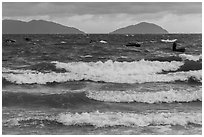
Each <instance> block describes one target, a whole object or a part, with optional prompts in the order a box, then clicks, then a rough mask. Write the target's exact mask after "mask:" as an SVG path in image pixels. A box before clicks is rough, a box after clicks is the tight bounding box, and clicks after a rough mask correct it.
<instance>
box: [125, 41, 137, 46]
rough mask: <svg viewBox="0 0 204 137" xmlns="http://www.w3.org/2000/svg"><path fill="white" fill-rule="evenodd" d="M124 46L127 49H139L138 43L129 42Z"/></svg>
mask: <svg viewBox="0 0 204 137" xmlns="http://www.w3.org/2000/svg"><path fill="white" fill-rule="evenodd" d="M125 46H127V47H140V46H141V45H140V44H139V43H132V42H129V43H128V44H126V45H125Z"/></svg>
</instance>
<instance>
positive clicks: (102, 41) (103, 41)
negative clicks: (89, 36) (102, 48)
mask: <svg viewBox="0 0 204 137" xmlns="http://www.w3.org/2000/svg"><path fill="white" fill-rule="evenodd" d="M99 42H100V43H104V44H106V43H108V42H106V41H105V40H101V41H99Z"/></svg>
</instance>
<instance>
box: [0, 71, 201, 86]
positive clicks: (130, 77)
mask: <svg viewBox="0 0 204 137" xmlns="http://www.w3.org/2000/svg"><path fill="white" fill-rule="evenodd" d="M124 73H125V72H124ZM127 73H128V72H127ZM2 76H3V78H4V79H5V80H7V81H9V82H11V83H16V84H46V83H52V82H57V83H61V82H67V81H79V80H91V81H96V82H100V81H103V82H112V83H145V82H174V81H188V80H189V79H193V80H194V81H197V82H201V81H202V70H197V71H187V72H175V73H167V74H138V73H136V74H121V73H117V72H116V73H114V72H113V73H108V74H107V73H106V72H103V71H101V72H100V73H98V72H94V71H93V72H91V71H90V72H89V73H87V72H85V71H84V73H82V72H80V73H77V72H66V73H56V72H49V73H41V72H35V73H34V72H32V73H30V72H27V71H26V72H25V73H20V74H13V73H3V74H2Z"/></svg>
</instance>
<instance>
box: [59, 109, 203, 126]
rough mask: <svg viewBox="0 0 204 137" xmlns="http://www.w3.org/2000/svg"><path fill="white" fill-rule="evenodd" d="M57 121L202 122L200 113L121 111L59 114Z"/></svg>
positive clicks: (119, 123) (115, 123) (114, 123)
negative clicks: (138, 112) (139, 112)
mask: <svg viewBox="0 0 204 137" xmlns="http://www.w3.org/2000/svg"><path fill="white" fill-rule="evenodd" d="M57 121H58V122H60V123H63V124H64V125H93V126H95V127H112V126H130V127H133V126H142V127H143V126H149V125H154V126H156V125H182V126H185V125H187V124H189V123H193V124H202V114H201V113H182V112H180V113H149V114H135V113H123V112H104V113H102V112H98V111H96V112H90V113H87V112H84V113H81V114H79V113H75V114H72V113H67V114H60V115H59V116H58V117H57Z"/></svg>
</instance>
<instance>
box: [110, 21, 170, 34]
mask: <svg viewBox="0 0 204 137" xmlns="http://www.w3.org/2000/svg"><path fill="white" fill-rule="evenodd" d="M167 33H168V31H167V30H165V29H163V28H162V27H160V26H158V25H156V24H153V23H147V22H141V23H139V24H136V25H130V26H127V27H124V28H120V29H117V30H115V31H113V32H111V33H110V34H167Z"/></svg>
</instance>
